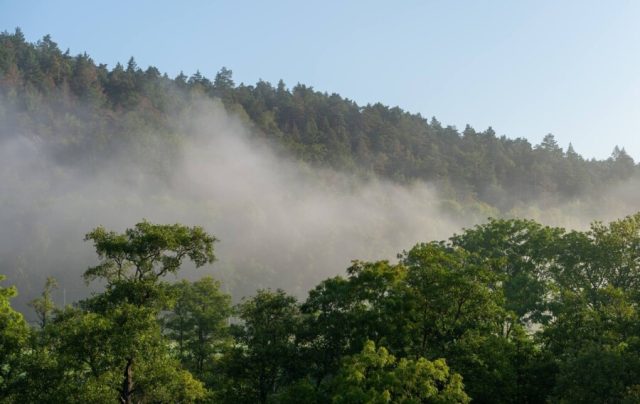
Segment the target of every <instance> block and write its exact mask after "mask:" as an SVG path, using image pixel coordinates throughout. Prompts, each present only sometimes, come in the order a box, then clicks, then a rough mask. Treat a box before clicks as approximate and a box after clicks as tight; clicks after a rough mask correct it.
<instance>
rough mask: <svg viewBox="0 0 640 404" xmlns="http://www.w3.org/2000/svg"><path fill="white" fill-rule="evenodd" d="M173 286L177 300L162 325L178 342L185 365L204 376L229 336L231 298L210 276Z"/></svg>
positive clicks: (208, 371) (197, 374)
mask: <svg viewBox="0 0 640 404" xmlns="http://www.w3.org/2000/svg"><path fill="white" fill-rule="evenodd" d="M172 289H174V290H175V292H176V294H177V299H176V303H175V305H174V306H173V309H172V310H171V311H170V312H169V314H167V316H166V317H165V318H164V319H163V320H164V325H165V328H166V330H167V332H168V335H169V336H170V337H171V338H172V339H173V340H174V341H176V342H177V344H178V347H177V351H178V357H179V358H180V360H181V361H182V363H183V364H184V365H185V367H186V368H187V369H189V370H190V371H192V372H193V373H194V374H195V375H196V376H198V377H199V378H200V379H204V376H205V373H210V372H211V371H212V369H211V368H212V364H211V362H212V361H213V359H214V357H213V356H214V354H216V353H221V352H222V349H223V347H224V346H225V345H226V344H227V342H228V340H229V338H230V335H229V329H228V328H229V327H228V324H227V322H228V319H229V317H230V315H231V297H230V296H229V295H227V294H224V293H222V292H221V291H220V282H218V281H215V280H213V279H212V278H210V277H205V278H202V279H200V280H198V281H196V282H193V283H190V282H188V281H182V282H180V283H178V284H175V285H173V286H172ZM209 376H210V375H209ZM208 379H211V377H209V378H208Z"/></svg>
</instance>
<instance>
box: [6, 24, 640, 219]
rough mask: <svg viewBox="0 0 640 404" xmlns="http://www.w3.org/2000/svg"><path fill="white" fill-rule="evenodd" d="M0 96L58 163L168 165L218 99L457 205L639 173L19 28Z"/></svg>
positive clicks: (294, 150) (304, 89) (571, 192)
mask: <svg viewBox="0 0 640 404" xmlns="http://www.w3.org/2000/svg"><path fill="white" fill-rule="evenodd" d="M428 96H429V95H428V94H425V97H428ZM0 97H1V98H0V100H1V102H0V119H2V120H3V121H5V123H6V124H5V125H2V130H3V131H4V132H8V131H13V132H18V133H23V134H29V135H30V136H34V137H37V138H38V140H39V141H42V142H48V143H50V144H51V145H52V146H55V147H53V148H52V149H51V150H54V153H55V154H56V156H57V158H59V159H61V160H63V161H67V162H72V163H73V164H80V163H81V162H83V161H89V162H91V163H92V164H95V163H96V162H99V161H100V160H101V159H102V158H103V157H104V156H105V155H108V154H109V153H110V152H112V151H114V150H118V149H122V148H129V149H139V150H142V151H144V152H145V153H147V154H153V152H149V151H148V149H149V148H151V149H152V150H156V151H155V153H157V154H158V155H162V157H158V158H157V161H162V160H166V157H167V153H168V152H167V149H170V148H171V147H179V143H180V139H181V137H180V134H179V133H177V132H176V128H175V127H173V126H172V117H174V116H176V115H177V114H179V113H180V112H182V111H184V110H185V109H188V108H190V107H191V105H192V101H193V100H195V99H199V98H202V97H205V98H216V99H220V100H222V102H223V103H224V105H225V107H226V109H227V110H228V111H231V112H232V113H234V114H236V115H237V116H240V117H241V119H243V120H244V121H245V122H246V123H247V124H249V125H250V126H251V127H253V128H254V129H256V130H255V131H254V132H255V136H262V137H264V138H266V139H268V140H269V141H271V142H272V143H273V144H274V145H275V146H276V147H279V148H280V149H281V150H283V151H286V152H287V153H289V154H293V155H295V156H297V157H298V158H299V159H302V160H304V161H306V162H310V163H312V164H316V165H319V166H328V167H332V168H335V169H338V170H341V171H348V172H356V173H358V174H362V175H369V174H375V175H378V176H382V177H386V178H390V179H392V180H396V181H400V182H411V181H412V180H416V179H419V180H423V181H428V182H432V183H435V184H437V185H438V186H439V188H440V189H441V190H443V192H446V193H447V195H448V196H449V197H451V198H454V199H457V200H477V201H482V202H484V203H488V204H489V205H491V206H494V207H497V208H498V209H500V210H503V211H506V210H508V209H510V208H511V207H512V206H513V205H515V204H517V203H520V202H523V201H530V200H531V199H536V200H554V201H557V200H567V199H571V198H574V197H580V196H583V195H587V194H588V195H594V194H597V193H599V192H602V191H603V190H604V189H606V188H607V187H610V186H613V185H615V184H616V183H619V182H621V181H624V180H626V179H629V178H630V177H632V176H634V175H636V174H637V167H636V166H635V164H634V161H633V159H632V158H631V157H630V156H629V155H628V154H627V153H626V152H625V150H624V149H623V148H618V147H617V146H616V147H615V149H614V150H613V153H612V155H611V157H610V158H609V159H607V160H604V161H596V160H586V159H584V158H582V157H581V156H580V155H578V154H577V153H576V152H575V151H574V150H573V148H572V147H569V148H568V149H567V150H566V151H565V150H563V149H562V148H560V147H559V146H558V144H557V143H556V141H555V140H554V137H553V136H552V135H547V136H546V137H545V138H544V140H543V142H542V143H541V144H539V145H536V146H532V145H531V144H530V143H529V142H528V141H527V140H526V139H522V138H516V137H514V138H508V137H505V136H501V137H499V136H497V135H496V133H495V132H494V131H493V130H492V129H491V128H488V129H486V130H484V131H476V130H474V129H473V128H471V127H469V126H467V127H466V128H465V129H464V130H462V131H459V130H457V129H456V128H454V127H451V126H446V125H443V124H441V123H440V122H438V121H437V120H436V119H435V118H431V119H426V118H424V117H422V116H421V115H420V114H411V113H409V112H406V111H403V110H402V109H401V108H399V107H393V108H391V107H388V106H384V105H382V104H374V105H366V106H359V105H357V104H356V103H355V102H353V101H351V100H349V99H347V98H343V97H342V96H340V95H338V94H327V93H322V92H318V91H315V90H314V89H313V88H311V87H308V86H305V85H303V84H297V85H295V86H294V87H292V88H287V86H286V85H285V84H284V83H283V82H282V81H281V82H279V83H277V85H275V86H273V85H272V84H270V83H268V82H264V81H260V82H258V83H256V84H255V85H246V84H239V85H237V84H236V83H234V81H233V78H232V72H231V71H230V70H228V69H226V68H222V69H221V70H220V71H219V72H218V73H217V74H216V75H215V77H214V78H213V80H210V79H208V78H207V77H205V76H204V75H202V74H201V73H200V72H196V73H195V74H192V75H191V76H187V75H184V74H180V75H178V76H177V77H175V78H169V77H168V76H167V75H166V74H164V75H163V74H162V73H161V72H160V71H159V70H158V69H157V68H154V67H149V68H147V69H146V70H142V69H140V68H139V67H138V66H137V65H136V62H135V60H134V58H131V59H130V60H129V62H128V63H127V65H126V66H123V65H120V64H118V65H116V66H115V67H113V68H112V69H109V68H108V67H107V66H106V65H104V64H98V63H96V62H94V61H93V60H92V59H91V57H90V56H89V55H87V54H86V53H85V54H81V55H70V54H69V52H68V51H67V52H63V51H61V50H60V49H59V47H58V45H57V44H56V43H55V42H53V40H52V39H51V38H50V37H49V36H46V37H44V38H43V39H42V40H40V41H38V42H37V43H35V44H31V43H28V42H26V41H25V38H24V36H23V34H22V33H21V32H20V30H16V32H15V33H13V34H10V33H6V32H5V33H2V34H0ZM1 135H2V136H5V137H6V136H9V133H2V134H1ZM511 135H516V134H511ZM159 143H163V144H164V147H160V146H158V144H159ZM151 145H153V146H151ZM167 145H168V146H169V147H166V146H167ZM612 148H613V145H612ZM170 154H171V153H170V152H169V153H168V155H170ZM163 164H165V165H166V163H158V167H155V168H154V169H156V170H162V169H163V167H162V165H163Z"/></svg>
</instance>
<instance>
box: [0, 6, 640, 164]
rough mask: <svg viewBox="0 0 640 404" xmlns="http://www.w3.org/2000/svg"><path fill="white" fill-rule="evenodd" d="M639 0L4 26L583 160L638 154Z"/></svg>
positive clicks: (8, 18) (200, 9) (20, 11)
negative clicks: (381, 108)
mask: <svg viewBox="0 0 640 404" xmlns="http://www.w3.org/2000/svg"><path fill="white" fill-rule="evenodd" d="M638 21H640V2H637V1H608V2H604V1H589V0H586V1H571V0H566V1H545V0H538V1H526V0H523V1H517V2H514V1H506V0H505V1H501V0H492V1H489V0H485V1H480V0H473V1H472V0H469V1H444V0H442V1H401V2H389V1H384V2H383V1H330V0H325V1H269V2H266V1H255V2H249V1H239V0H236V1H183V2H175V1H162V0H157V1H135V2H134V1H131V0H129V1H120V0H111V1H108V2H107V1H103V2H92V1H64V0H62V1H56V2H52V1H33V0H20V1H17V0H15V1H9V0H0V31H3V30H6V31H10V32H12V31H13V30H14V29H15V27H20V28H21V29H22V31H23V32H24V34H25V37H26V38H27V39H28V40H29V41H37V40H38V39H40V38H42V37H43V36H44V35H46V34H50V35H51V36H52V39H53V40H54V41H55V42H57V43H58V45H59V46H60V48H62V49H67V48H68V49H70V51H71V53H72V54H77V53H82V52H87V53H88V54H89V55H90V56H91V57H92V58H93V59H94V61H96V62H97V63H106V64H107V65H108V66H110V67H113V66H114V65H115V63H117V62H122V63H126V62H127V60H128V59H129V58H130V57H131V56H134V57H135V59H136V62H137V63H138V65H139V66H140V67H142V68H146V67H147V66H149V65H151V66H155V67H157V68H158V69H159V70H160V71H161V72H166V73H168V74H169V75H170V76H172V77H173V76H175V75H177V74H178V73H179V72H180V71H183V72H184V73H185V74H187V75H190V74H193V73H195V72H196V71H197V70H199V71H200V72H201V73H202V74H204V75H205V76H207V77H210V78H213V76H215V73H216V72H217V71H218V70H220V68H221V67H222V66H226V67H227V68H229V69H231V70H232V71H233V77H234V80H235V81H236V83H240V82H244V83H245V84H254V83H255V82H256V81H258V80H259V79H262V80H266V81H269V82H271V83H274V84H275V83H277V82H278V80H280V79H283V80H284V82H285V83H286V84H287V85H288V86H289V87H292V86H294V85H295V84H296V83H302V84H305V85H309V86H313V87H314V89H316V90H319V91H323V92H328V93H338V94H340V95H342V96H343V97H347V98H350V99H352V100H354V101H356V102H357V103H358V104H361V105H365V104H367V103H375V102H381V103H383V104H386V105H389V106H396V105H397V106H399V107H401V108H403V109H405V110H408V111H410V112H413V113H420V114H422V115H423V116H425V117H432V116H435V117H437V119H438V120H439V121H440V122H442V123H443V124H445V125H453V126H456V127H457V128H458V129H460V130H462V129H463V128H464V127H465V125H466V124H470V125H471V126H473V127H474V128H476V129H477V130H484V129H486V128H487V127H489V126H491V127H493V129H494V130H495V131H496V132H497V134H498V135H506V136H507V137H511V138H515V137H525V138H527V139H528V140H529V141H530V142H532V143H533V144H537V143H539V142H540V140H541V139H542V138H543V137H544V136H545V135H546V134H547V133H552V134H554V135H555V137H556V139H557V140H558V142H559V144H560V145H561V146H562V147H563V148H566V147H567V145H568V144H569V142H571V143H572V144H573V146H574V148H575V150H576V151H577V152H578V153H580V154H582V155H583V156H585V157H587V158H591V157H596V158H599V159H602V158H607V157H608V156H609V155H610V154H611V151H612V150H613V148H614V146H616V145H618V146H620V147H624V148H625V149H626V151H627V152H628V153H629V154H630V155H631V156H633V157H634V159H635V160H636V161H638V160H640V136H638V135H640V119H638V118H639V117H640V24H638Z"/></svg>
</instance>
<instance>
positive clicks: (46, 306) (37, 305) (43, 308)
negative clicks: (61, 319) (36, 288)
mask: <svg viewBox="0 0 640 404" xmlns="http://www.w3.org/2000/svg"><path fill="white" fill-rule="evenodd" d="M57 288H58V281H56V280H55V278H52V277H48V278H47V281H46V282H45V284H44V290H43V291H42V296H40V297H39V298H37V299H34V300H32V301H31V302H30V303H29V305H30V306H31V307H33V309H34V310H35V312H36V315H37V316H38V321H39V324H40V328H45V327H46V326H47V323H48V321H49V318H50V317H51V314H52V312H53V310H54V309H55V308H56V305H55V303H54V302H53V299H52V298H51V292H52V291H53V290H54V289H57Z"/></svg>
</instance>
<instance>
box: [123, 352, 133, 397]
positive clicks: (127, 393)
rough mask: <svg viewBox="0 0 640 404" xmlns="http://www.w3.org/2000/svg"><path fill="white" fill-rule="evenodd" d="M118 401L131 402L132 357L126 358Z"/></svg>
mask: <svg viewBox="0 0 640 404" xmlns="http://www.w3.org/2000/svg"><path fill="white" fill-rule="evenodd" d="M120 402H121V403H122V404H133V358H128V359H127V366H125V368H124V379H123V380H122V390H120Z"/></svg>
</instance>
